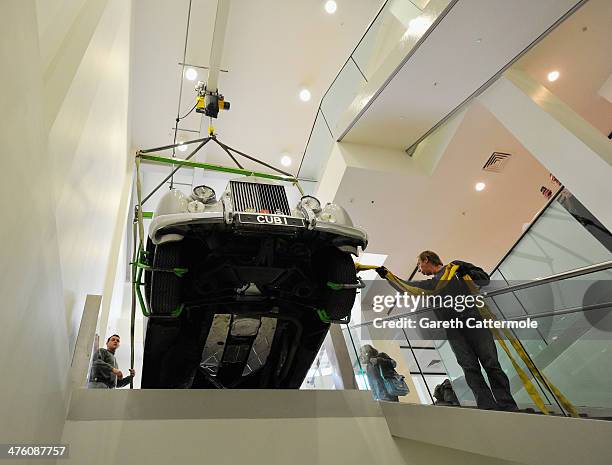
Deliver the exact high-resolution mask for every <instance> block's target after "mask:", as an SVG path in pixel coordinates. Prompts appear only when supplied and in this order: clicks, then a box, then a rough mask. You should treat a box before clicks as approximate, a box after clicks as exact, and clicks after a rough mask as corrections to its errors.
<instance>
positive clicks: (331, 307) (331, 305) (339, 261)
mask: <svg viewBox="0 0 612 465" xmlns="http://www.w3.org/2000/svg"><path fill="white" fill-rule="evenodd" d="M315 266H316V267H317V270H316V271H317V272H318V273H319V274H320V277H322V278H323V280H322V281H323V282H322V283H321V284H322V285H323V286H324V290H323V293H322V297H323V298H322V301H321V303H322V308H323V310H325V311H326V312H327V315H328V316H329V318H330V319H332V320H342V319H344V318H346V317H348V316H350V314H351V309H352V308H353V304H354V303H355V296H356V294H357V290H356V289H340V290H334V289H331V288H330V287H329V286H328V285H327V283H328V282H332V283H338V284H353V283H356V282H357V272H356V270H355V262H353V259H352V257H351V255H350V254H349V253H346V252H342V251H341V250H338V249H336V248H333V249H324V250H321V251H319V253H318V254H317V260H315Z"/></svg>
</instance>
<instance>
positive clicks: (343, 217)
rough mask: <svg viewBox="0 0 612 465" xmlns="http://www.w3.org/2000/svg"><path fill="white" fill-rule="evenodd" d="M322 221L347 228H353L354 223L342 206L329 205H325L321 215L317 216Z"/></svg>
mask: <svg viewBox="0 0 612 465" xmlns="http://www.w3.org/2000/svg"><path fill="white" fill-rule="evenodd" d="M317 216H318V217H319V219H320V220H321V221H326V222H328V223H339V224H342V225H345V226H353V222H352V221H351V218H350V217H349V215H348V213H347V212H346V210H345V209H344V208H342V207H341V206H340V205H336V204H335V203H328V204H327V205H325V207H324V208H323V210H321V213H319V214H318V215H317Z"/></svg>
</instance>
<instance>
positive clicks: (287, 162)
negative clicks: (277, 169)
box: [281, 155, 292, 166]
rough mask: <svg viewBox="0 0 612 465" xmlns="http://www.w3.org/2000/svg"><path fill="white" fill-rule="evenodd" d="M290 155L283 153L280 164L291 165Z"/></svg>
mask: <svg viewBox="0 0 612 465" xmlns="http://www.w3.org/2000/svg"><path fill="white" fill-rule="evenodd" d="M291 162H292V160H291V157H290V156H289V155H283V156H282V157H281V165H283V166H291Z"/></svg>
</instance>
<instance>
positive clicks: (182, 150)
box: [177, 142, 187, 152]
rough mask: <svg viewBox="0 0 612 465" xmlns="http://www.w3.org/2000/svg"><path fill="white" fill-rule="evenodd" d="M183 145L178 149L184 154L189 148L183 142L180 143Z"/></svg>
mask: <svg viewBox="0 0 612 465" xmlns="http://www.w3.org/2000/svg"><path fill="white" fill-rule="evenodd" d="M179 143H180V144H181V145H179V146H178V147H177V149H179V150H180V151H181V152H184V151H186V150H187V146H186V145H185V144H183V143H182V142H179Z"/></svg>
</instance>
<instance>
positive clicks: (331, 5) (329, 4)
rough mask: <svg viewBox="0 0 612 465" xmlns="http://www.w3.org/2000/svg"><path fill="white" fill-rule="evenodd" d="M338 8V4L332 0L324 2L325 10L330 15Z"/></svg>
mask: <svg viewBox="0 0 612 465" xmlns="http://www.w3.org/2000/svg"><path fill="white" fill-rule="evenodd" d="M337 9H338V5H337V4H336V2H334V0H327V1H326V2H325V11H327V12H328V13H329V14H330V15H333V14H334V13H335V12H336V10H337Z"/></svg>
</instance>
